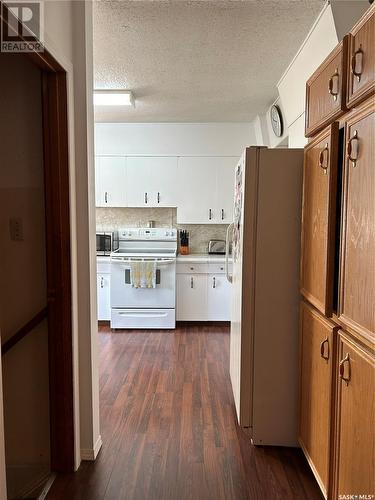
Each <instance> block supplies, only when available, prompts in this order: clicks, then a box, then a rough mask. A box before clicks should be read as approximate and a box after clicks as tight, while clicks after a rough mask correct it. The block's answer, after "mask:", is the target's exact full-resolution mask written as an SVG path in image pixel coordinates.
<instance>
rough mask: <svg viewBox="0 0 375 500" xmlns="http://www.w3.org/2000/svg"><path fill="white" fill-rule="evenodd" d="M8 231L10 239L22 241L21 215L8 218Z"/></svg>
mask: <svg viewBox="0 0 375 500" xmlns="http://www.w3.org/2000/svg"><path fill="white" fill-rule="evenodd" d="M9 232H10V239H11V240H12V241H23V224H22V219H21V217H12V218H11V219H9Z"/></svg>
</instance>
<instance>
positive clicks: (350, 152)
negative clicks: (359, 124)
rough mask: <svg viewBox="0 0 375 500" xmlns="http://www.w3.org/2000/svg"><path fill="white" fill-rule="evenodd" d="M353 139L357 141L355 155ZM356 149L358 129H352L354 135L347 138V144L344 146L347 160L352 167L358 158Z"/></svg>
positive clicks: (357, 149)
mask: <svg viewBox="0 0 375 500" xmlns="http://www.w3.org/2000/svg"><path fill="white" fill-rule="evenodd" d="M353 141H357V148H356V156H355V157H354V156H353ZM358 151H359V139H358V130H354V135H353V137H351V138H350V139H349V140H348V145H347V147H346V154H347V155H348V158H349V160H350V161H351V162H352V165H353V167H355V166H356V164H357V160H358Z"/></svg>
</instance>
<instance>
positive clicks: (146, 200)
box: [145, 193, 148, 205]
mask: <svg viewBox="0 0 375 500" xmlns="http://www.w3.org/2000/svg"><path fill="white" fill-rule="evenodd" d="M147 202H148V196H147V193H145V203H146V205H147Z"/></svg>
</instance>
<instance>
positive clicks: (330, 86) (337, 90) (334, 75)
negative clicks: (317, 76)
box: [328, 68, 339, 101]
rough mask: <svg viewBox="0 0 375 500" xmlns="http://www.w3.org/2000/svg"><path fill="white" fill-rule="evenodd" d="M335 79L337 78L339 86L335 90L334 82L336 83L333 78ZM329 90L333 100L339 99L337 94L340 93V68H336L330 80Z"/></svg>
mask: <svg viewBox="0 0 375 500" xmlns="http://www.w3.org/2000/svg"><path fill="white" fill-rule="evenodd" d="M334 79H337V88H336V89H335V90H333V84H334V81H333V80H334ZM328 92H329V93H330V94H331V96H332V97H333V100H334V101H337V96H338V94H339V70H338V68H336V69H335V73H334V74H333V75H332V76H331V78H330V79H329V80H328Z"/></svg>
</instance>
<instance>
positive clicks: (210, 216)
mask: <svg viewBox="0 0 375 500" xmlns="http://www.w3.org/2000/svg"><path fill="white" fill-rule="evenodd" d="M208 218H209V220H212V209H211V208H210V209H209V210H208Z"/></svg>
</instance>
